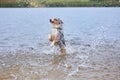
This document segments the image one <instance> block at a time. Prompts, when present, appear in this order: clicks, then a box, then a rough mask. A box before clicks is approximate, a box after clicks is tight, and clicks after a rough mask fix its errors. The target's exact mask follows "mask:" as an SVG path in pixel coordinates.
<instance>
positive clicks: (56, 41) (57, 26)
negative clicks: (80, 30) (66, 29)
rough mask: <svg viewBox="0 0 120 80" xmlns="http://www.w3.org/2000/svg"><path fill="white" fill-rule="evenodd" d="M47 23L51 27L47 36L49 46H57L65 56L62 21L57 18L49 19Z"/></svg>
mask: <svg viewBox="0 0 120 80" xmlns="http://www.w3.org/2000/svg"><path fill="white" fill-rule="evenodd" d="M49 21H50V23H51V24H52V25H53V27H52V29H51V31H50V34H49V36H48V39H49V41H50V42H51V46H59V48H60V52H61V53H63V54H66V49H65V46H66V44H65V39H64V34H63V21H62V20H60V19H59V18H54V19H50V20H49Z"/></svg>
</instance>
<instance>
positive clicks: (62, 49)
mask: <svg viewBox="0 0 120 80" xmlns="http://www.w3.org/2000/svg"><path fill="white" fill-rule="evenodd" d="M59 47H60V52H61V53H62V54H63V55H66V49H65V48H64V47H63V45H62V44H59Z"/></svg>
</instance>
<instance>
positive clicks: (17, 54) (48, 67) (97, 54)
mask: <svg viewBox="0 0 120 80" xmlns="http://www.w3.org/2000/svg"><path fill="white" fill-rule="evenodd" d="M119 14H120V8H1V9H0V80H119V79H120V15H119ZM54 17H59V18H61V19H62V20H63V22H64V26H63V27H64V35H65V40H66V44H67V46H66V50H67V55H61V53H60V52H59V51H56V52H54V49H53V48H51V47H50V46H49V45H50V43H49V41H48V34H49V32H50V29H51V26H52V25H51V24H50V23H49V19H50V18H54Z"/></svg>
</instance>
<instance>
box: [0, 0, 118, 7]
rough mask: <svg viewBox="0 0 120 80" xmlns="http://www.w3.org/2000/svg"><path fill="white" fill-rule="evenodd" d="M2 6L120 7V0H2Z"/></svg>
mask: <svg viewBox="0 0 120 80" xmlns="http://www.w3.org/2000/svg"><path fill="white" fill-rule="evenodd" d="M0 7H120V0H0Z"/></svg>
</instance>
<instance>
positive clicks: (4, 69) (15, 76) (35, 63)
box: [0, 41, 120, 80]
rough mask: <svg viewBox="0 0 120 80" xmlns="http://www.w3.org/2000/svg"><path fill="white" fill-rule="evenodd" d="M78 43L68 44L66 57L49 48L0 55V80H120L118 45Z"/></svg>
mask: <svg viewBox="0 0 120 80" xmlns="http://www.w3.org/2000/svg"><path fill="white" fill-rule="evenodd" d="M76 43H77V42H76V41H75V42H73V41H72V42H70V43H67V44H68V46H67V48H66V49H67V55H61V54H60V53H53V52H54V51H52V50H51V51H50V48H49V47H48V49H47V48H46V47H47V46H46V47H44V49H42V50H39V49H38V50H37V48H36V49H35V48H33V49H28V50H27V49H26V50H16V51H10V52H4V53H2V52H1V54H0V80H6V79H8V80H26V79H27V80H56V79H57V80H72V79H75V80H79V79H82V80H84V79H90V80H96V79H98V80H99V79H100V80H101V79H102V80H103V79H106V80H112V79H116V80H119V75H120V73H119V71H120V64H119V63H120V61H119V58H120V46H119V45H118V44H120V43H119V42H114V43H106V44H102V45H101V44H98V45H94V46H92V45H91V44H84V43H81V44H77V45H76ZM71 44H72V45H73V46H72V47H71Z"/></svg>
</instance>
